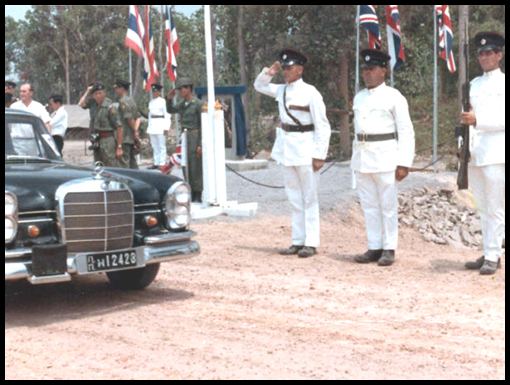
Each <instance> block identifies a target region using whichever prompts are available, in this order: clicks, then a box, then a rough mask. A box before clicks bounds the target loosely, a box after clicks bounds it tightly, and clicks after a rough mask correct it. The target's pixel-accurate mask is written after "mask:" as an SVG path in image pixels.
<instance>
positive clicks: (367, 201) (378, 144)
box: [351, 49, 415, 266]
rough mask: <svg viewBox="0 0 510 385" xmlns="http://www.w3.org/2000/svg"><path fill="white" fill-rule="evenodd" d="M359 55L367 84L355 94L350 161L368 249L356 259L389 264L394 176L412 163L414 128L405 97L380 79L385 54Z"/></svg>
mask: <svg viewBox="0 0 510 385" xmlns="http://www.w3.org/2000/svg"><path fill="white" fill-rule="evenodd" d="M361 57H362V60H363V62H362V67H363V79H364V81H365V84H366V86H367V88H366V89H365V90H363V91H361V92H360V93H358V94H357V95H356V97H355V98H354V126H355V139H354V146H353V154H352V162H351V167H352V169H353V170H354V173H355V178H356V184H357V187H358V192H359V197H360V201H361V206H362V209H363V212H364V214H365V224H366V230H367V238H368V251H367V252H366V253H365V254H362V255H357V256H356V257H355V261H356V262H358V263H370V262H378V264H379V266H391V265H393V263H394V262H395V250H396V249H397V247H398V185H397V182H400V181H402V180H404V179H405V178H406V177H407V176H408V174H409V168H410V167H411V166H412V164H413V160H414V152H415V137H414V129H413V124H412V122H411V118H410V116H409V106H408V104H407V101H406V99H405V98H404V97H403V96H402V94H401V93H400V92H399V91H397V90H396V89H394V88H391V87H388V86H386V84H385V78H386V73H387V68H388V63H389V61H390V59H391V58H390V56H389V55H388V54H387V53H385V52H382V51H378V50H372V49H366V50H363V51H362V53H361Z"/></svg>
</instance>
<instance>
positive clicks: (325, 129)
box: [255, 49, 331, 258]
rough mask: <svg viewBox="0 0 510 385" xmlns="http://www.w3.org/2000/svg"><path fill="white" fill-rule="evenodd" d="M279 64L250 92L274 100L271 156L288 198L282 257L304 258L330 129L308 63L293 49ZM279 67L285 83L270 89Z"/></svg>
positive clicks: (309, 251) (315, 220) (313, 243)
mask: <svg viewBox="0 0 510 385" xmlns="http://www.w3.org/2000/svg"><path fill="white" fill-rule="evenodd" d="M280 59H281V63H280V62H275V63H274V64H273V65H272V66H271V68H265V69H264V70H263V71H262V73H261V74H260V75H259V76H258V77H257V79H256V80H255V89H256V90H257V91H258V92H260V93H262V94H264V95H267V96H270V97H272V98H275V99H276V101H277V102H278V104H279V110H280V118H281V122H282V127H279V128H277V134H276V141H275V144H274V147H273V151H272V154H271V157H272V158H273V159H274V160H276V161H277V162H278V163H279V164H282V165H283V166H285V171H284V179H285V189H286V192H287V197H288V199H289V202H290V204H291V207H292V246H291V247H290V248H288V249H284V250H281V251H280V254H282V255H293V254H298V255H299V257H301V258H308V257H311V256H313V255H314V254H316V253H317V248H318V247H319V246H320V214H319V199H318V192H317V190H318V183H319V170H320V169H321V168H322V167H323V166H324V162H325V159H326V157H327V153H328V147H329V139H330V136H331V127H330V125H329V122H328V119H327V117H326V106H325V104H324V101H323V99H322V96H321V94H320V93H319V91H317V89H316V88H315V87H313V86H311V85H309V84H306V83H305V82H304V81H303V79H302V75H303V66H304V65H305V64H306V62H307V60H308V58H307V57H306V55H304V54H303V53H301V52H299V51H297V50H294V49H285V50H283V51H282V52H281V53H280ZM280 67H282V68H283V77H284V80H285V84H279V85H277V84H271V80H272V79H273V77H274V76H276V75H277V74H278V73H279V70H280Z"/></svg>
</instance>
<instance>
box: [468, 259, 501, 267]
mask: <svg viewBox="0 0 510 385" xmlns="http://www.w3.org/2000/svg"><path fill="white" fill-rule="evenodd" d="M484 263H485V257H482V258H480V259H478V260H477V261H475V262H468V263H466V264H465V265H464V266H465V267H466V269H468V270H480V269H481V268H482V267H483V264H484ZM497 268H498V269H501V258H500V259H499V261H498V267H497Z"/></svg>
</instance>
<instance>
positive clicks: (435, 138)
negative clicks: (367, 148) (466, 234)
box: [433, 5, 438, 174]
mask: <svg viewBox="0 0 510 385" xmlns="http://www.w3.org/2000/svg"><path fill="white" fill-rule="evenodd" d="M433 7H434V8H433V16H434V17H433V21H434V173H435V174H437V156H438V155H437V146H438V139H437V136H438V84H437V77H438V63H437V56H438V52H437V47H438V41H437V36H438V29H437V15H436V6H435V5H434V6H433Z"/></svg>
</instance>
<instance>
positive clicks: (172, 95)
mask: <svg viewBox="0 0 510 385" xmlns="http://www.w3.org/2000/svg"><path fill="white" fill-rule="evenodd" d="M175 93H176V90H175V88H174V89H173V90H172V91H170V92H169V93H168V95H167V96H166V97H167V98H168V99H173V98H175Z"/></svg>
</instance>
